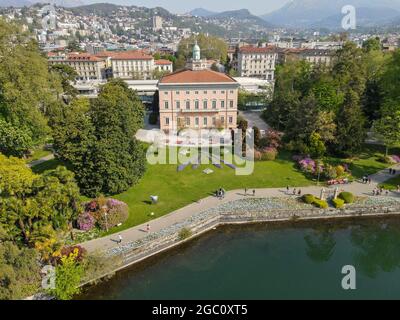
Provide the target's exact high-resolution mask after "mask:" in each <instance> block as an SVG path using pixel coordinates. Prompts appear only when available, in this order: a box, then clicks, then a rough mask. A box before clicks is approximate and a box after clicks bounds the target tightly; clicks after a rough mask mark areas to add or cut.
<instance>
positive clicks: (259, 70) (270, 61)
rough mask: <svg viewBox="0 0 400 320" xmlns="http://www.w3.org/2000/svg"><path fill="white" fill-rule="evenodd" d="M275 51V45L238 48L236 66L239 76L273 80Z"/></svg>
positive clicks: (275, 59)
mask: <svg viewBox="0 0 400 320" xmlns="http://www.w3.org/2000/svg"><path fill="white" fill-rule="evenodd" d="M276 61H277V52H276V48H275V47H253V46H244V47H241V48H239V52H238V61H237V68H238V72H239V75H240V77H255V78H262V79H266V80H269V81H274V80H275V64H276Z"/></svg>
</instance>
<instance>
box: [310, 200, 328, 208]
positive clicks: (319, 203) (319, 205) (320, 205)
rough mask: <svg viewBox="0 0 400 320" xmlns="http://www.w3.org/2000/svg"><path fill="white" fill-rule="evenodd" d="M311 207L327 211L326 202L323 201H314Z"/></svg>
mask: <svg viewBox="0 0 400 320" xmlns="http://www.w3.org/2000/svg"><path fill="white" fill-rule="evenodd" d="M313 205H314V206H316V207H317V208H320V209H328V202H326V201H325V200H320V199H315V200H314V202H313Z"/></svg>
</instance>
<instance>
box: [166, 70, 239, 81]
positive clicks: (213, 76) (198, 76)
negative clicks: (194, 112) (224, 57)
mask: <svg viewBox="0 0 400 320" xmlns="http://www.w3.org/2000/svg"><path fill="white" fill-rule="evenodd" d="M213 82H214V83H226V82H232V83H236V80H234V79H233V78H231V77H229V76H227V75H226V74H224V73H220V72H216V71H212V70H196V71H194V70H188V69H183V70H180V71H177V72H174V73H171V74H168V75H165V76H164V77H162V78H161V80H160V83H161V84H170V83H171V84H172V83H213Z"/></svg>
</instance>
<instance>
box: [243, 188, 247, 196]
mask: <svg viewBox="0 0 400 320" xmlns="http://www.w3.org/2000/svg"><path fill="white" fill-rule="evenodd" d="M244 195H245V196H247V188H244Z"/></svg>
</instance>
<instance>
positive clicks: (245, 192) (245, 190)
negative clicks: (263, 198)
mask: <svg viewBox="0 0 400 320" xmlns="http://www.w3.org/2000/svg"><path fill="white" fill-rule="evenodd" d="M248 191H249V189H247V188H244V195H245V196H247V192H248ZM255 195H256V190H254V189H253V197H254V196H255Z"/></svg>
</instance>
